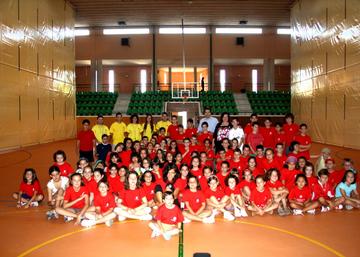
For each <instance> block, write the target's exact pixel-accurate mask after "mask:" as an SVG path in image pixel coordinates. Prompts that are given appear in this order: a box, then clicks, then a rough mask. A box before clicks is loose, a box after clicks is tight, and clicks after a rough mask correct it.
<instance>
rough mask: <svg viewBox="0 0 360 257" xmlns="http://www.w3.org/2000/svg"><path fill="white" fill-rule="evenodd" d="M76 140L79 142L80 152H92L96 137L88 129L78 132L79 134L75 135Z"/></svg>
mask: <svg viewBox="0 0 360 257" xmlns="http://www.w3.org/2000/svg"><path fill="white" fill-rule="evenodd" d="M77 139H78V140H79V141H80V145H79V149H80V151H84V152H87V151H92V150H93V146H94V144H93V141H94V140H95V139H96V137H95V134H94V132H93V131H92V130H91V129H89V130H88V131H84V130H82V131H79V133H78V134H77Z"/></svg>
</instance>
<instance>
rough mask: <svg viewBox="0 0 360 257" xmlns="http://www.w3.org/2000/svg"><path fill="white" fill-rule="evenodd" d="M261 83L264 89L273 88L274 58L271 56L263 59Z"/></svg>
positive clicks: (270, 89) (269, 89)
mask: <svg viewBox="0 0 360 257" xmlns="http://www.w3.org/2000/svg"><path fill="white" fill-rule="evenodd" d="M263 83H264V90H266V91H272V90H274V89H275V60H274V59H272V58H266V59H264V72H263Z"/></svg>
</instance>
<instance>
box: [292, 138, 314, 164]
mask: <svg viewBox="0 0 360 257" xmlns="http://www.w3.org/2000/svg"><path fill="white" fill-rule="evenodd" d="M294 140H295V141H298V142H299V143H300V145H310V144H311V137H309V136H308V135H305V136H302V135H296V136H295V138H294ZM301 156H303V157H305V158H306V160H310V151H309V150H307V151H305V152H300V153H299V157H301Z"/></svg>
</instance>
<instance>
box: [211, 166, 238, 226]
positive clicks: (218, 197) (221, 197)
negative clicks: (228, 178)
mask: <svg viewBox="0 0 360 257" xmlns="http://www.w3.org/2000/svg"><path fill="white" fill-rule="evenodd" d="M229 174H230V172H229ZM208 185H209V188H208V189H207V190H206V191H205V196H206V202H207V204H208V206H209V207H210V208H211V209H212V210H213V213H214V214H215V215H216V214H218V213H223V214H224V219H226V220H229V221H232V220H234V219H235V217H234V215H232V214H231V213H230V212H229V211H227V210H226V209H225V207H226V206H227V205H228V203H229V196H228V195H226V194H225V192H224V190H223V188H225V179H224V187H219V179H218V177H217V176H211V177H210V178H209V179H208Z"/></svg>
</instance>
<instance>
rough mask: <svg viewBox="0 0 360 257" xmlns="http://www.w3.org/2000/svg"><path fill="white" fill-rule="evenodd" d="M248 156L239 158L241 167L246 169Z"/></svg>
mask: <svg viewBox="0 0 360 257" xmlns="http://www.w3.org/2000/svg"><path fill="white" fill-rule="evenodd" d="M249 158H250V156H246V157H244V156H240V162H241V166H242V167H247V166H248V161H249Z"/></svg>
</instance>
